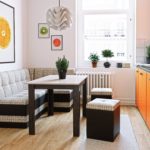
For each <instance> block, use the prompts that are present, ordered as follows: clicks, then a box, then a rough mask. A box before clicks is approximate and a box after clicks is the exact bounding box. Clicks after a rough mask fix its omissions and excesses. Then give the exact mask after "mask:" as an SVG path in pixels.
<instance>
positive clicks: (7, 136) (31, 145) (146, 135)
mask: <svg viewBox="0 0 150 150" xmlns="http://www.w3.org/2000/svg"><path fill="white" fill-rule="evenodd" d="M121 114H128V115H129V118H130V121H131V124H132V127H133V132H134V135H135V138H136V140H137V143H138V146H139V148H140V150H150V132H149V130H148V128H147V126H146V125H145V122H144V121H143V119H142V117H141V115H140V113H139V112H138V110H137V109H136V108H135V107H127V106H123V107H121ZM72 124H73V119H72V111H71V112H69V113H55V115H54V116H50V117H47V114H45V115H43V116H42V117H41V118H39V119H38V120H37V121H36V135H28V129H9V128H0V150H27V149H29V150H78V149H80V148H81V147H82V148H84V145H82V143H85V142H86V136H85V135H86V119H85V118H82V117H81V135H80V137H79V138H78V137H73V131H72V130H73V129H72ZM93 149H94V146H93Z"/></svg>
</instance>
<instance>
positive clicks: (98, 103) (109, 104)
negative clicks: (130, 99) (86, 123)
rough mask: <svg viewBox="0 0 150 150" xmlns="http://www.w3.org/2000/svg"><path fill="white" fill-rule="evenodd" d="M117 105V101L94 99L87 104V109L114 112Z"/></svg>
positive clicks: (118, 103)
mask: <svg viewBox="0 0 150 150" xmlns="http://www.w3.org/2000/svg"><path fill="white" fill-rule="evenodd" d="M119 105H120V101H119V100H115V99H101V98H96V99H94V100H93V101H90V102H89V103H87V109H97V110H106V111H114V110H115V109H116V108H117V107H118V106H119Z"/></svg>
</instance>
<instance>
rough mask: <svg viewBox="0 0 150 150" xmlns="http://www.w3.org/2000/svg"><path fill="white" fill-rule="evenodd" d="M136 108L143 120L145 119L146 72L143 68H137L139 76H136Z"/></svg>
mask: <svg viewBox="0 0 150 150" xmlns="http://www.w3.org/2000/svg"><path fill="white" fill-rule="evenodd" d="M138 77H139V78H138V82H139V83H138V91H137V93H138V98H139V99H138V102H137V103H138V108H139V110H140V113H141V115H142V117H143V118H144V120H145V121H146V117H147V116H146V113H147V110H146V109H147V107H146V103H147V98H146V88H147V87H146V83H147V74H146V72H145V71H144V70H142V69H139V76H138Z"/></svg>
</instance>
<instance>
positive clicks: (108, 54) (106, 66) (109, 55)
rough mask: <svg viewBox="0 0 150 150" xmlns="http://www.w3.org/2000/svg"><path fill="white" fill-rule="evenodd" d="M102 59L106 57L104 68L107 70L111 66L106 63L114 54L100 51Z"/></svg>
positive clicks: (108, 50) (107, 50) (109, 51)
mask: <svg viewBox="0 0 150 150" xmlns="http://www.w3.org/2000/svg"><path fill="white" fill-rule="evenodd" d="M102 55H103V57H106V59H107V60H106V62H105V63H104V67H105V68H109V67H110V66H111V64H110V63H109V62H108V58H111V57H113V56H114V53H113V52H112V51H111V50H110V49H105V50H103V51H102Z"/></svg>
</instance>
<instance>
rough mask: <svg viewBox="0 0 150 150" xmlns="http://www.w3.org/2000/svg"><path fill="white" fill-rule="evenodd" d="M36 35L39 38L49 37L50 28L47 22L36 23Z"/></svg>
mask: <svg viewBox="0 0 150 150" xmlns="http://www.w3.org/2000/svg"><path fill="white" fill-rule="evenodd" d="M38 37H39V38H50V28H49V26H48V24H47V23H39V24H38Z"/></svg>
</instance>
